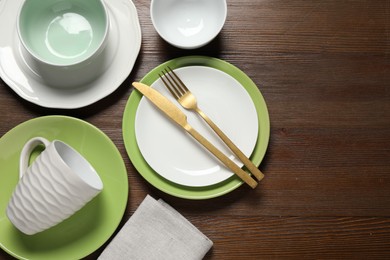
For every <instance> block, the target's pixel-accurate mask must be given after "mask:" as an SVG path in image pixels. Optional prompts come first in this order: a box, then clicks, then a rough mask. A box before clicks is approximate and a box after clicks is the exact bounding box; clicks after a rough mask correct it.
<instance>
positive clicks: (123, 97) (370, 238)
mask: <svg viewBox="0 0 390 260" xmlns="http://www.w3.org/2000/svg"><path fill="white" fill-rule="evenodd" d="M134 3H135V5H136V7H137V10H138V14H139V17H140V23H141V28H142V33H143V43H142V49H141V53H140V55H139V57H138V59H137V62H136V65H135V68H134V70H133V71H132V72H131V73H130V75H129V77H128V78H127V80H126V81H125V82H124V83H123V84H122V86H121V87H120V88H119V89H118V90H117V91H115V92H114V93H113V94H112V95H110V96H108V97H107V98H105V99H103V100H102V101H99V102H97V103H96V104H93V105H91V106H89V107H86V108H82V109H77V110H57V109H46V108H41V107H38V106H36V105H32V104H30V103H28V102H26V101H24V100H23V99H21V98H20V97H18V96H17V95H16V94H15V93H14V92H13V91H12V90H11V89H10V88H9V87H8V86H7V85H6V84H5V83H4V82H3V81H1V80H0V111H1V114H0V136H2V135H3V134H4V133H6V132H7V131H9V130H10V129H12V128H13V127H15V126H16V125H18V124H19V123H21V122H24V121H26V120H29V119H31V118H35V117H38V116H43V115H51V114H65V115H70V116H75V117H78V118H81V119H84V120H86V121H88V122H90V123H92V124H94V125H95V126H97V127H99V128H100V129H101V130H103V131H104V132H105V133H106V134H107V135H108V136H109V137H110V138H111V139H112V140H113V142H114V143H115V144H116V146H117V147H118V149H119V151H120V152H121V154H122V156H123V158H124V161H125V164H126V167H127V170H128V176H129V185H130V192H129V202H128V206H127V210H126V213H125V216H124V218H123V221H122V224H121V225H123V224H124V222H125V221H126V220H127V219H128V218H129V217H130V216H131V215H132V213H133V212H134V211H135V210H136V208H137V206H138V205H139V204H140V203H141V201H142V200H143V198H144V197H145V196H146V194H151V195H152V196H153V197H155V198H162V199H164V200H165V201H167V202H168V203H169V204H171V205H172V206H173V207H175V208H176V209H177V210H178V211H179V212H180V213H182V214H183V215H184V216H185V217H186V218H188V219H189V220H190V221H191V222H192V223H193V224H194V225H195V226H197V227H198V228H199V229H200V230H201V231H202V232H203V233H205V234H206V235H207V236H209V237H210V239H211V240H213V242H214V246H213V249H212V250H211V251H210V252H209V253H208V254H207V256H206V259H389V258H390V242H389V241H390V1H389V0H350V1H339V0H323V1H316V0H315V1H307V0H291V1H282V0H272V1H271V0H261V1H260V0H228V17H227V20H226V24H225V26H224V28H223V30H222V32H221V33H220V35H219V36H218V37H217V38H216V39H215V40H214V41H213V42H211V43H210V44H209V45H207V46H205V47H203V48H200V49H197V50H180V49H177V48H174V47H172V46H169V45H168V44H166V43H165V42H164V41H163V40H162V39H161V38H159V36H158V35H157V33H156V32H155V30H154V28H153V26H152V23H151V20H150V16H149V4H150V2H149V1H145V0H134ZM0 37H1V35H0ZM186 55H207V56H212V57H218V58H221V59H223V60H225V61H227V62H230V63H232V64H233V65H235V66H237V67H239V68H240V69H241V70H243V71H244V72H245V73H246V74H247V75H248V76H250V77H251V78H252V80H253V81H254V82H255V83H256V84H257V86H258V87H259V89H260V91H261V92H262V94H263V96H264V98H265V100H266V102H267V105H268V109H269V114H270V120H271V138H270V143H269V148H268V151H267V154H266V156H265V158H264V160H263V162H262V164H261V165H260V169H261V171H262V172H264V173H265V175H266V177H265V178H264V180H263V181H262V182H261V183H260V184H259V186H258V187H257V188H256V189H255V190H251V189H250V188H249V187H246V186H245V185H244V186H242V187H240V188H239V189H237V190H236V191H234V192H232V193H230V194H227V195H225V196H222V197H219V198H216V199H212V200H207V201H189V200H183V199H178V198H175V197H171V196H169V195H167V194H164V193H162V192H160V191H158V190H157V189H155V188H154V187H152V186H151V185H150V184H148V183H147V182H146V181H145V180H144V179H143V178H142V177H141V176H140V175H139V174H138V173H137V171H136V170H135V168H134V167H133V166H132V164H131V162H130V160H129V159H128V156H127V154H126V152H125V149H124V144H123V139H122V131H121V121H122V115H123V110H124V107H125V104H126V101H127V99H128V97H129V95H130V93H131V91H132V89H131V88H130V84H131V82H133V81H136V80H140V79H141V78H142V77H143V76H144V75H145V74H146V73H148V72H149V71H150V70H151V69H153V68H154V67H155V66H157V65H159V64H161V63H162V62H165V61H167V60H169V59H172V58H175V57H181V56H186ZM103 249H104V246H103V247H102V248H99V249H98V250H97V251H96V252H95V253H93V254H92V255H90V256H89V257H88V259H95V258H96V257H97V256H98V255H99V253H100V252H101V251H102V250H103ZM0 259H9V256H8V255H7V254H6V253H5V252H2V251H1V252H0Z"/></svg>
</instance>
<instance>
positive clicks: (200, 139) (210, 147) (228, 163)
mask: <svg viewBox="0 0 390 260" xmlns="http://www.w3.org/2000/svg"><path fill="white" fill-rule="evenodd" d="M184 128H185V130H186V131H187V132H188V133H189V134H190V135H191V136H192V137H193V138H195V139H196V140H197V141H198V142H199V143H200V144H202V145H203V146H204V147H205V148H206V149H207V150H209V151H210V152H211V153H212V154H213V155H214V156H215V157H217V158H218V159H219V160H220V161H221V162H222V163H223V164H224V165H225V166H226V167H228V168H229V169H230V170H232V171H233V172H234V173H235V174H236V175H237V176H238V177H240V179H241V180H243V181H244V182H245V183H246V184H248V185H249V186H250V187H251V188H252V189H254V188H256V186H257V182H256V181H255V180H254V179H252V177H251V176H250V175H249V174H248V173H246V172H245V171H244V170H242V169H241V168H240V167H238V166H237V164H235V163H234V162H233V161H232V160H230V159H229V158H228V157H227V156H226V155H224V154H223V153H222V152H221V151H220V150H218V148H216V147H215V146H214V145H213V144H212V143H210V142H209V141H208V140H207V139H206V138H204V137H203V136H202V135H201V134H200V133H198V132H197V131H196V130H195V129H194V128H192V127H191V126H190V125H189V124H187V125H186V126H185V127H184Z"/></svg>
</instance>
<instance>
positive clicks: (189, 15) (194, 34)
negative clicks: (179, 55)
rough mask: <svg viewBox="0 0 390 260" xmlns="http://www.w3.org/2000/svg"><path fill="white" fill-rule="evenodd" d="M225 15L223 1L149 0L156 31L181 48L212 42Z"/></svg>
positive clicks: (225, 10)
mask: <svg viewBox="0 0 390 260" xmlns="http://www.w3.org/2000/svg"><path fill="white" fill-rule="evenodd" d="M226 15H227V4H226V0H164V1H161V0H152V1H151V6H150V16H151V18H152V22H153V25H154V28H155V29H156V31H157V33H158V34H159V35H160V36H161V37H162V38H163V39H164V40H165V41H167V42H168V43H170V44H172V45H173V46H176V47H179V48H183V49H195V48H199V47H202V46H204V45H206V44H207V43H209V42H210V41H212V40H213V39H214V38H215V37H216V36H217V35H218V34H219V32H220V31H221V29H222V27H223V25H224V24H225V20H226Z"/></svg>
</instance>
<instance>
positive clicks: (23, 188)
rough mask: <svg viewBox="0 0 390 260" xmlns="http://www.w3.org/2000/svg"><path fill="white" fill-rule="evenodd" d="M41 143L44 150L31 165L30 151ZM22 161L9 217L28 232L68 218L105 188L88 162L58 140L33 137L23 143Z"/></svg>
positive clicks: (45, 227)
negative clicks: (29, 163) (50, 140)
mask: <svg viewBox="0 0 390 260" xmlns="http://www.w3.org/2000/svg"><path fill="white" fill-rule="evenodd" d="M40 144H43V145H44V146H45V150H44V151H43V152H42V153H41V154H40V155H39V156H38V157H37V158H36V160H35V161H34V162H33V163H32V165H31V166H30V167H28V161H29V158H30V154H31V152H32V151H33V150H34V148H36V147H37V146H38V145H40ZM19 164H20V165H19V167H20V169H19V177H20V181H19V183H18V185H17V186H16V188H15V190H14V192H13V194H12V197H11V199H10V201H9V203H8V207H7V216H8V218H9V220H10V221H11V222H12V223H13V225H14V226H15V227H16V228H17V229H19V230H20V231H21V232H23V233H25V234H28V235H33V234H36V233H38V232H41V231H44V230H46V229H48V228H50V227H53V226H55V225H57V224H58V223H60V222H62V221H63V220H65V219H67V218H68V217H70V216H71V215H73V214H74V213H75V212H76V211H78V210H79V209H81V208H82V207H83V206H84V205H85V204H86V203H88V202H89V201H90V200H91V199H92V198H94V197H95V196H96V195H97V194H98V193H99V192H100V191H101V190H102V189H103V183H102V181H101V179H100V177H99V175H98V174H97V172H96V171H95V170H94V168H93V167H92V166H91V165H90V164H89V163H88V161H87V160H86V159H85V158H84V157H83V156H82V155H80V154H79V153H78V152H77V151H76V150H74V149H73V148H72V147H70V146H69V145H67V144H65V143H63V142H61V141H58V140H55V141H53V142H49V141H48V140H46V139H45V138H42V137H35V138H32V139H31V140H29V141H28V142H27V143H26V144H25V145H24V147H23V149H22V152H21V155H20V162H19Z"/></svg>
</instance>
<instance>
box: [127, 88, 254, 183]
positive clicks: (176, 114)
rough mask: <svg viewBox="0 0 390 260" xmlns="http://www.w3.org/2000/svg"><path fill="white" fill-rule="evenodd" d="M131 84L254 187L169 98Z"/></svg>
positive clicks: (247, 175)
mask: <svg viewBox="0 0 390 260" xmlns="http://www.w3.org/2000/svg"><path fill="white" fill-rule="evenodd" d="M133 86H134V87H135V88H136V89H138V91H139V92H141V93H142V94H143V95H144V96H145V97H146V98H148V99H149V100H150V101H151V102H152V103H153V104H154V105H155V106H156V107H157V108H158V109H160V110H161V111H162V112H164V114H166V115H167V116H168V117H169V118H170V119H171V120H173V122H175V123H176V124H178V125H179V126H180V127H182V128H183V129H184V130H186V131H187V132H188V133H189V134H190V135H191V136H192V137H193V138H195V139H196V140H197V141H198V142H199V143H200V144H202V145H203V146H204V147H205V148H206V149H207V150H209V151H210V152H211V153H212V154H213V155H214V156H215V157H217V158H218V159H219V160H220V161H221V162H222V163H223V164H224V165H225V166H226V167H228V168H229V169H230V170H232V171H233V172H234V173H235V174H236V175H237V176H238V177H240V179H241V180H243V181H244V182H245V183H247V184H248V185H249V186H250V187H252V189H254V188H256V186H257V182H256V181H255V180H254V179H253V178H252V177H251V176H250V175H249V174H248V173H247V172H245V171H244V170H243V169H241V168H240V167H238V166H237V164H235V163H234V162H233V161H232V160H230V159H229V158H228V157H227V156H226V155H225V154H223V153H222V152H221V151H220V150H218V148H216V147H215V146H214V145H213V144H211V143H210V142H209V141H208V140H207V139H206V138H204V137H203V136H202V135H201V134H200V133H198V132H197V131H196V130H195V129H194V128H193V127H192V126H191V125H190V124H188V121H187V116H186V115H185V114H184V113H183V112H182V111H181V110H180V109H179V108H178V107H176V105H174V104H173V103H172V102H171V101H170V100H168V99H167V98H166V97H164V96H163V95H162V94H160V93H159V92H158V91H157V90H155V89H153V88H151V87H149V86H147V85H145V84H143V83H139V82H133Z"/></svg>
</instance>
